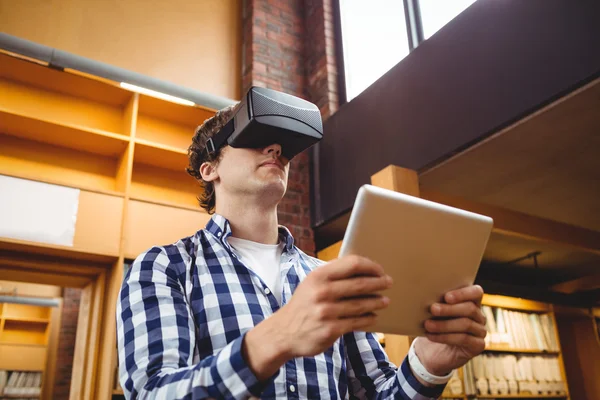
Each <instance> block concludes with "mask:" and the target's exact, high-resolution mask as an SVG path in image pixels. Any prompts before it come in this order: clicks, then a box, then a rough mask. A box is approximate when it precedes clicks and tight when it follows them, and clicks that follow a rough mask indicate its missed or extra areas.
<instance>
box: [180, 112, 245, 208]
mask: <svg viewBox="0 0 600 400" xmlns="http://www.w3.org/2000/svg"><path fill="white" fill-rule="evenodd" d="M234 111H235V106H229V107H226V108H223V109H221V110H219V111H217V113H216V114H215V115H214V116H213V117H211V118H208V119H207V120H205V121H204V122H203V123H202V125H200V126H199V127H198V128H196V132H195V133H194V137H193V139H192V144H191V145H190V147H189V148H188V159H189V166H188V167H187V168H186V171H187V173H188V174H190V175H191V176H193V177H194V178H196V180H197V181H198V182H199V183H200V187H201V188H202V193H200V195H199V196H198V203H199V204H200V207H202V208H203V209H205V210H206V212H207V213H209V214H213V213H214V212H215V205H216V196H215V185H214V184H213V183H212V182H207V181H205V180H204V179H202V175H201V174H200V166H201V165H202V164H203V163H205V162H209V163H211V164H213V165H214V166H217V164H218V163H219V161H220V160H221V155H222V152H221V149H218V150H217V151H216V152H215V153H212V154H209V153H208V152H207V151H206V141H207V140H208V139H210V138H211V137H213V136H214V135H215V134H216V133H217V132H219V130H220V129H221V128H222V127H223V126H224V125H225V124H226V123H227V121H228V120H229V118H231V116H232V115H233V113H234Z"/></svg>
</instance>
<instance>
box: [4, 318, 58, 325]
mask: <svg viewBox="0 0 600 400" xmlns="http://www.w3.org/2000/svg"><path fill="white" fill-rule="evenodd" d="M4 320H5V321H17V322H25V323H28V324H47V323H49V322H50V319H49V318H29V317H16V316H15V317H8V316H6V317H4Z"/></svg>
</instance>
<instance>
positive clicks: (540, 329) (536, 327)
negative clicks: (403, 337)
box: [443, 295, 569, 399]
mask: <svg viewBox="0 0 600 400" xmlns="http://www.w3.org/2000/svg"><path fill="white" fill-rule="evenodd" d="M482 311H483V313H484V314H485V316H486V319H487V324H486V328H487V330H488V335H487V337H486V349H485V351H484V352H483V354H481V355H479V356H477V357H475V358H474V359H473V360H471V361H470V362H469V363H467V364H466V365H465V366H464V367H463V368H461V369H460V370H459V371H457V372H456V373H455V376H453V378H452V380H451V381H450V382H449V383H448V385H447V387H446V390H445V392H444V395H443V398H447V399H451V398H463V399H466V398H469V399H471V398H473V399H531V398H539V399H544V398H552V399H568V398H569V391H568V388H567V384H566V375H565V370H564V365H563V360H562V354H561V347H560V341H559V338H558V331H557V328H556V321H555V317H554V311H553V308H552V305H550V304H546V303H540V302H535V301H530V300H523V299H516V298H512V297H505V296H496V295H492V296H490V295H486V296H485V297H484V301H483V306H482Z"/></svg>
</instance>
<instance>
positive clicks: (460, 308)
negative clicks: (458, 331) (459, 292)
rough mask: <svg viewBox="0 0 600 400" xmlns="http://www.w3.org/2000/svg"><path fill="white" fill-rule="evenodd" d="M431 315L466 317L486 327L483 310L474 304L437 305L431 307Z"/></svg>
mask: <svg viewBox="0 0 600 400" xmlns="http://www.w3.org/2000/svg"><path fill="white" fill-rule="evenodd" d="M431 314H432V315H433V316H434V317H454V318H456V317H459V318H460V317H466V318H470V319H472V320H473V321H475V322H479V323H480V324H483V325H485V322H486V318H485V315H484V314H483V312H482V311H481V308H479V307H477V305H476V304H475V303H473V302H470V301H469V302H466V303H459V304H442V303H435V304H433V305H432V306H431Z"/></svg>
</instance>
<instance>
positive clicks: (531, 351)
mask: <svg viewBox="0 0 600 400" xmlns="http://www.w3.org/2000/svg"><path fill="white" fill-rule="evenodd" d="M484 351H488V352H498V353H527V354H553V355H555V354H559V352H558V351H550V350H535V349H512V348H508V347H491V346H490V347H486V349H485V350H484Z"/></svg>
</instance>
